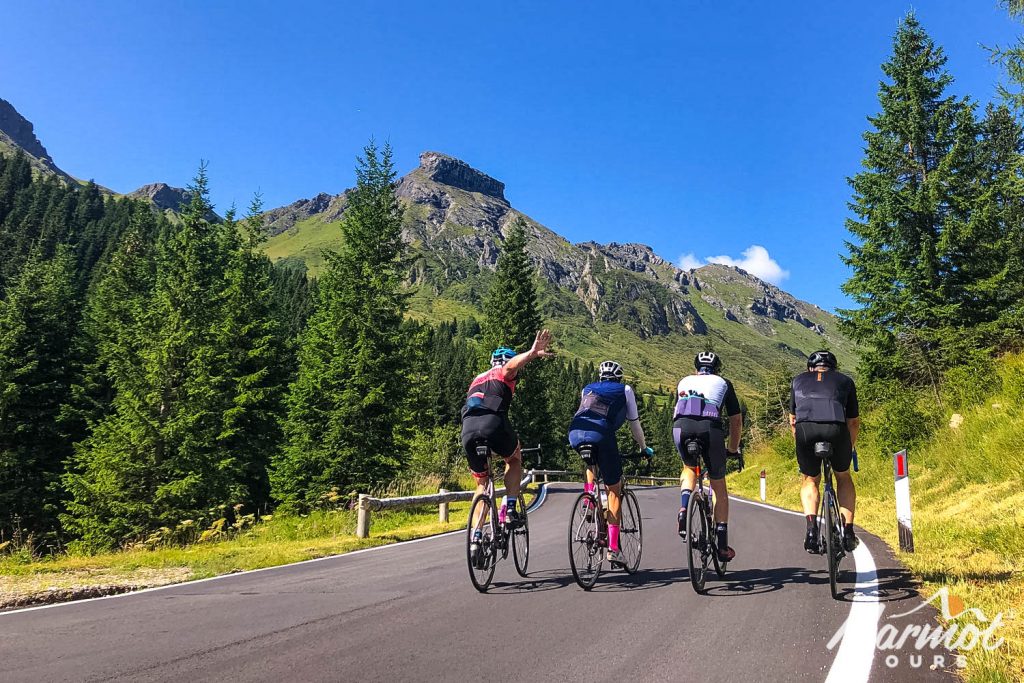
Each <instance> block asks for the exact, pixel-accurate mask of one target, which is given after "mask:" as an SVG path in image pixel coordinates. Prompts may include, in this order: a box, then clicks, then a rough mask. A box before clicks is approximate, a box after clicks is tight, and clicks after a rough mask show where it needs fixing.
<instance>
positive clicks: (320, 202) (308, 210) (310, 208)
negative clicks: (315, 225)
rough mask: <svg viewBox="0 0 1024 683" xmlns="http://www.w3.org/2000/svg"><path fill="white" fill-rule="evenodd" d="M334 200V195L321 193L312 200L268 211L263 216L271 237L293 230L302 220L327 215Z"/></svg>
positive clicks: (302, 200)
mask: <svg viewBox="0 0 1024 683" xmlns="http://www.w3.org/2000/svg"><path fill="white" fill-rule="evenodd" d="M334 199H335V198H334V197H333V196H332V195H329V194H327V193H326V192H321V193H320V194H318V195H316V196H315V197H313V198H312V199H300V200H298V201H297V202H292V203H291V204H289V205H288V206H282V207H280V208H277V209H273V210H271V211H268V212H266V213H265V214H263V216H264V221H265V225H266V226H267V231H268V232H269V233H270V234H271V235H276V234H278V233H280V232H284V231H285V230H288V229H290V228H292V227H293V226H294V225H295V224H296V223H298V222H299V221H301V220H304V219H306V218H310V217H312V216H316V215H322V214H327V213H328V211H329V209H330V207H331V202H332V201H334Z"/></svg>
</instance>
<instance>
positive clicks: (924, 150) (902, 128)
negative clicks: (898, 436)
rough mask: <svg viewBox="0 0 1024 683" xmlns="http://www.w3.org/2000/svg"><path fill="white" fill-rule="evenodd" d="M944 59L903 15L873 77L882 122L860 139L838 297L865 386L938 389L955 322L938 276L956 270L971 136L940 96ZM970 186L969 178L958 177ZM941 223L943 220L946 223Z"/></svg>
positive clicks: (959, 106) (945, 284)
mask: <svg viewBox="0 0 1024 683" xmlns="http://www.w3.org/2000/svg"><path fill="white" fill-rule="evenodd" d="M945 63H946V57H945V55H944V54H943V52H942V49H941V48H939V47H937V46H936V45H935V44H934V42H933V41H932V40H931V38H929V37H928V35H927V33H925V31H924V29H923V28H922V27H921V25H920V23H919V22H918V21H917V19H916V17H915V16H914V15H913V14H912V13H911V14H908V15H907V17H906V18H905V19H904V21H903V22H902V24H901V25H900V28H899V30H898V31H897V33H896V37H895V40H894V47H893V54H892V57H891V58H890V60H889V61H888V62H886V63H885V64H884V65H883V66H882V70H883V72H884V73H885V75H886V76H887V77H888V78H889V81H887V82H883V83H882V84H881V87H880V90H879V101H880V104H881V113H879V114H878V115H877V116H874V117H870V118H869V121H870V122H871V124H872V126H873V130H870V131H868V132H867V133H865V135H864V138H865V140H866V142H867V147H866V156H865V159H864V162H863V165H864V167H865V170H864V171H862V172H861V173H858V174H857V175H856V176H854V177H853V178H852V179H851V181H850V183H851V185H852V187H853V190H854V198H853V202H852V203H851V205H850V206H851V209H852V210H853V212H854V213H855V214H856V218H854V219H850V220H848V221H847V228H848V229H849V231H850V232H851V233H852V235H853V237H854V240H855V241H853V242H848V243H847V248H848V252H849V254H848V256H847V257H845V258H844V261H845V263H846V264H847V265H849V266H850V267H851V268H852V270H853V275H852V277H851V278H850V279H849V280H848V281H847V282H846V283H845V284H844V285H843V290H844V291H845V292H846V293H847V294H849V295H850V296H851V297H852V298H853V300H854V301H855V302H856V303H857V304H858V305H859V308H856V309H851V310H847V311H843V316H844V318H845V323H846V326H847V329H848V330H849V331H850V332H851V333H852V335H853V336H854V337H855V338H856V339H857V340H859V341H861V342H867V343H869V344H870V345H871V348H870V349H869V351H868V352H866V353H865V354H864V356H863V359H862V362H863V368H864V370H865V371H866V373H867V375H868V376H869V377H879V376H898V377H899V376H902V377H905V378H907V379H909V380H910V381H912V382H914V383H917V384H932V385H933V386H934V385H935V384H936V383H937V381H938V373H939V371H940V370H941V368H942V362H943V361H942V358H941V354H942V342H943V340H944V338H945V333H946V331H947V330H948V328H949V326H950V321H956V320H957V315H958V309H957V304H958V301H957V296H956V295H955V294H951V293H950V291H949V289H948V288H949V286H950V283H951V280H949V279H947V278H946V276H947V275H948V274H949V273H950V272H953V271H954V270H955V269H956V268H958V267H960V266H961V265H962V264H960V263H957V262H955V258H956V256H957V254H959V253H962V249H961V247H960V244H959V242H958V239H959V238H958V234H957V231H956V230H954V229H951V230H949V231H947V228H950V224H949V223H951V222H953V221H959V222H960V223H963V222H964V221H965V220H966V219H965V217H964V216H962V215H957V211H958V210H959V208H960V207H958V205H957V197H956V194H955V193H956V190H957V188H958V187H959V186H960V184H961V183H960V180H959V178H958V176H959V175H960V172H961V170H962V168H961V164H966V163H968V161H969V160H970V159H971V154H970V152H969V151H968V150H965V149H963V145H965V144H966V143H967V142H968V140H969V138H970V136H969V135H964V134H961V131H960V129H959V126H961V125H963V124H964V123H965V121H967V120H969V117H967V116H965V115H964V111H963V110H964V108H965V107H968V106H969V105H968V104H967V103H966V102H965V101H964V100H960V99H957V98H955V97H952V96H947V95H946V94H945V90H946V88H947V87H948V86H949V85H950V83H951V82H952V77H951V76H950V75H949V73H947V72H946V71H945V68H944V66H945ZM964 175H966V176H970V175H971V173H970V170H969V169H968V171H967V172H966V173H965V174H964ZM947 219H949V220H947Z"/></svg>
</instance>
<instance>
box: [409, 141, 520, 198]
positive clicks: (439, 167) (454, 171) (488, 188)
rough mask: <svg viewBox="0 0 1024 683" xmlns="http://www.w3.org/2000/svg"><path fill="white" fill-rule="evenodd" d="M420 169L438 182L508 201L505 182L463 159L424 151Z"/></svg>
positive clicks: (421, 156) (421, 155)
mask: <svg viewBox="0 0 1024 683" xmlns="http://www.w3.org/2000/svg"><path fill="white" fill-rule="evenodd" d="M419 170H420V171H422V172H423V174H424V175H426V176H427V178H429V179H430V180H433V181H434V182H436V183H440V184H442V185H449V186H451V187H457V188H459V189H461V190H466V191H467V192H479V193H480V194H482V195H486V196H488V197H493V198H495V199H500V200H501V201H503V202H505V203H506V204H507V203H508V200H506V199H505V183H503V182H501V181H500V180H495V179H494V178H492V177H491V176H489V175H487V174H486V173H484V172H483V171H478V170H477V169H475V168H473V167H472V166H470V165H469V164H467V163H466V162H465V161H462V160H461V159H456V158H455V157H451V156H448V155H447V154H442V153H441V152H423V154H420V166H419Z"/></svg>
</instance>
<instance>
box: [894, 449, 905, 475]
mask: <svg viewBox="0 0 1024 683" xmlns="http://www.w3.org/2000/svg"><path fill="white" fill-rule="evenodd" d="M894 464H895V468H894V469H895V475H896V478H897V479H902V478H903V477H905V476H907V452H906V451H900V452H899V453H897V454H896V458H895V463H894Z"/></svg>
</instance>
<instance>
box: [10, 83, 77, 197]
mask: <svg viewBox="0 0 1024 683" xmlns="http://www.w3.org/2000/svg"><path fill="white" fill-rule="evenodd" d="M0 142H4V143H6V144H7V146H9V147H11V148H12V150H13V149H16V148H21V149H23V150H24V151H25V153H26V154H28V155H29V156H30V157H31V158H32V161H33V162H34V163H33V166H35V167H36V168H38V169H39V170H41V171H43V172H48V173H54V174H56V175H58V176H60V177H61V178H63V179H64V180H65V181H67V182H75V179H74V178H72V177H71V176H70V175H69V174H67V173H65V172H64V171H62V170H61V169H60V168H58V167H57V164H55V163H54V162H53V158H52V157H50V153H49V152H47V151H46V148H45V147H43V143H42V142H40V141H39V138H37V137H36V133H35V129H34V127H33V126H32V122H31V121H29V120H28V119H26V118H25V117H24V116H22V115H21V114H20V113H18V110H17V109H15V108H14V105H13V104H11V103H10V102H8V101H7V100H5V99H2V98H0Z"/></svg>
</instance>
